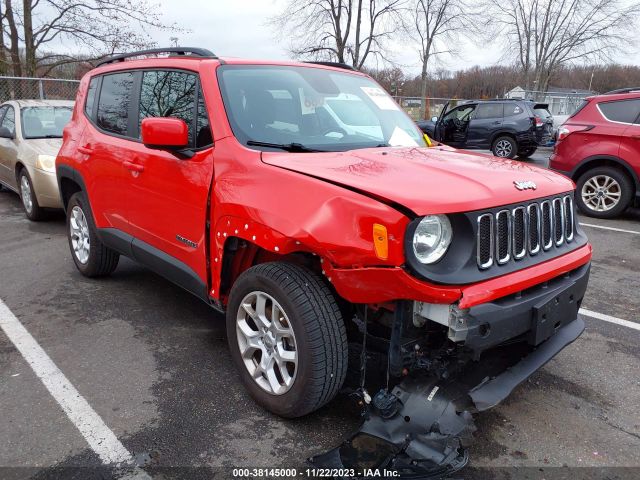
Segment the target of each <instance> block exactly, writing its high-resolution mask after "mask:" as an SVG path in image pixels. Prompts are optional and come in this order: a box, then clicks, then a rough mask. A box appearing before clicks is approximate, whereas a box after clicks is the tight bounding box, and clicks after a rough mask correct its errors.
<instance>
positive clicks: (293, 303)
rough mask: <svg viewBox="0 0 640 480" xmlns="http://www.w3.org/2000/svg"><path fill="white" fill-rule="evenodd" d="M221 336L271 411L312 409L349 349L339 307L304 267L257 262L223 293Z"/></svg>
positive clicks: (340, 373)
mask: <svg viewBox="0 0 640 480" xmlns="http://www.w3.org/2000/svg"><path fill="white" fill-rule="evenodd" d="M227 336H228V341H229V348H230V350H231V356H232V358H233V361H234V363H235V365H236V368H237V369H238V372H239V374H240V377H241V379H242V382H243V384H244V386H245V387H246V388H247V390H248V391H249V393H250V394H251V396H252V397H253V399H254V400H255V401H256V402H257V403H258V404H260V405H261V406H263V407H264V408H266V409H267V410H269V411H271V412H273V413H275V414H277V415H280V416H283V417H288V418H293V417H300V416H303V415H306V414H308V413H310V412H313V411H314V410H317V409H318V408H320V407H321V406H323V405H324V404H326V403H328V402H329V401H330V400H331V399H333V398H334V397H335V395H336V394H337V393H338V390H339V389H340V387H341V386H342V384H343V382H344V379H345V376H346V372H347V358H348V351H347V336H346V329H345V325H344V321H343V319H342V315H341V312H340V308H339V307H338V304H337V303H336V300H335V298H334V297H333V294H332V293H331V291H330V290H329V288H328V287H327V285H326V284H325V283H324V282H323V281H322V280H321V279H320V278H319V277H318V275H316V274H315V273H313V272H311V271H310V270H307V269H305V268H302V267H299V266H297V265H294V264H290V263H284V262H274V263H264V264H260V265H256V266H254V267H252V268H250V269H249V270H247V271H246V272H244V273H243V274H242V275H240V277H239V278H238V280H237V281H236V282H235V284H234V286H233V288H232V290H231V295H230V298H229V305H228V309H227Z"/></svg>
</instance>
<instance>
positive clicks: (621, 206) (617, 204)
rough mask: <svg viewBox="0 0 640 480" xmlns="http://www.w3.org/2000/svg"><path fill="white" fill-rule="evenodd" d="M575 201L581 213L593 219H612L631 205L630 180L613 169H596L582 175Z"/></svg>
mask: <svg viewBox="0 0 640 480" xmlns="http://www.w3.org/2000/svg"><path fill="white" fill-rule="evenodd" d="M576 190H577V192H576V193H577V195H576V197H577V198H576V201H577V202H578V208H579V209H580V211H581V212H582V213H584V214H585V215H588V216H590V217H595V218H614V217H617V216H618V215H620V214H621V213H622V212H624V211H625V210H626V209H627V207H628V206H629V205H630V204H631V200H632V199H633V194H634V188H633V183H632V182H631V179H630V178H629V177H628V176H627V175H626V174H625V173H623V172H621V171H620V170H618V169H617V168H613V167H596V168H594V169H592V170H589V171H587V172H585V173H583V174H582V175H581V176H580V178H579V179H578V182H577V189H576Z"/></svg>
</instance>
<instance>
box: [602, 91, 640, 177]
mask: <svg viewBox="0 0 640 480" xmlns="http://www.w3.org/2000/svg"><path fill="white" fill-rule="evenodd" d="M623 106H625V107H626V108H625V109H626V110H627V112H626V113H622V109H621V108H619V105H616V106H615V107H616V110H620V115H622V116H620V117H618V118H619V119H620V120H623V121H631V123H630V124H629V125H627V127H626V128H625V130H624V132H623V133H622V137H621V139H620V158H622V159H623V160H624V161H625V162H626V163H627V164H629V165H630V166H631V168H633V169H634V171H635V173H636V176H638V177H640V98H636V99H630V100H625V101H624V104H623ZM605 109H606V107H605ZM609 115H615V112H613V110H612V109H610V111H609ZM634 115H635V118H633V119H632V117H633V116H634Z"/></svg>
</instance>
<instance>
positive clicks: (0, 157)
mask: <svg viewBox="0 0 640 480" xmlns="http://www.w3.org/2000/svg"><path fill="white" fill-rule="evenodd" d="M2 108H3V111H2V113H0V116H1V117H2V121H1V122H0V127H5V128H6V129H7V130H9V131H10V132H12V133H13V135H14V137H16V136H17V131H16V110H15V108H14V107H13V105H5V106H4V107H2ZM17 160H18V141H17V138H3V137H0V180H2V183H4V184H6V185H8V186H10V187H11V188H16V189H17V188H18V185H17V181H16V174H15V165H16V161H17Z"/></svg>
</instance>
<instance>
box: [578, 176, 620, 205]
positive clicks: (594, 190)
mask: <svg viewBox="0 0 640 480" xmlns="http://www.w3.org/2000/svg"><path fill="white" fill-rule="evenodd" d="M580 195H581V196H582V201H583V202H584V204H585V205H586V206H587V207H588V208H590V209H591V210H594V211H596V212H606V211H608V210H611V209H612V208H614V207H615V206H616V205H618V203H619V202H620V198H621V197H622V189H621V188H620V184H619V183H618V182H617V181H616V180H615V179H614V178H612V177H610V176H608V175H596V176H594V177H591V178H590V179H588V180H587V181H586V182H584V185H583V186H582V190H581V192H580Z"/></svg>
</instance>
